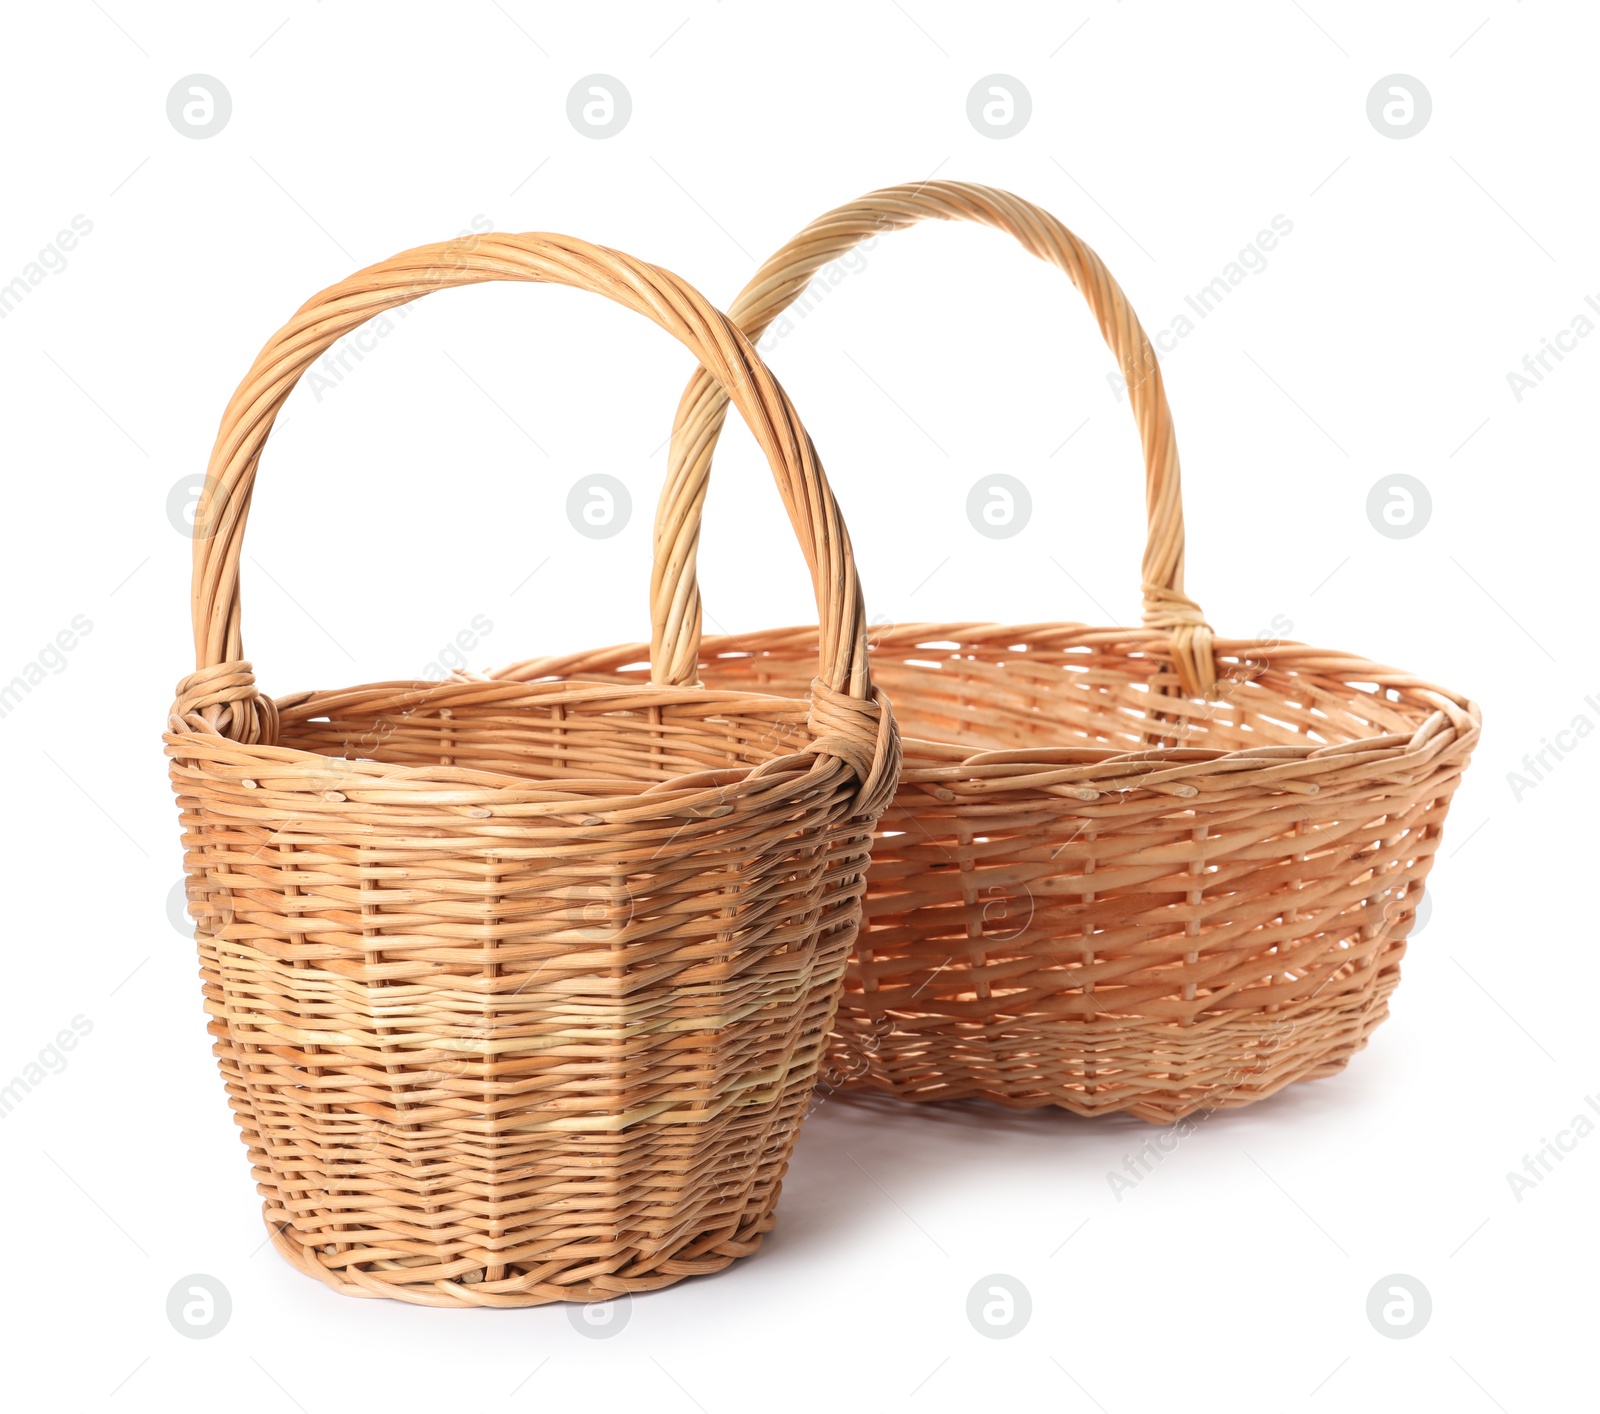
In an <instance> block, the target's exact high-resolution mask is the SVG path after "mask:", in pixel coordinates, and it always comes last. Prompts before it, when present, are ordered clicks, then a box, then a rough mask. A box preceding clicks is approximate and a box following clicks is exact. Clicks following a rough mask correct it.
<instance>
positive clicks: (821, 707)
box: [172, 233, 893, 810]
mask: <svg viewBox="0 0 1600 1414" xmlns="http://www.w3.org/2000/svg"><path fill="white" fill-rule="evenodd" d="M490 280H526V281H533V282H538V283H547V284H556V285H570V286H573V287H574V288H576V289H581V290H589V291H592V292H593V293H595V294H600V295H605V296H606V297H607V298H608V299H612V300H615V301H616V302H617V303H618V304H620V305H623V306H624V307H626V308H628V309H632V310H634V311H636V312H637V313H639V314H642V315H644V316H645V317H646V318H647V319H650V320H652V321H653V322H654V323H656V324H659V325H660V326H661V327H662V328H663V329H665V330H666V331H667V332H668V333H669V334H671V335H673V337H675V338H677V339H678V340H680V341H681V342H682V343H683V344H684V345H685V346H686V347H687V348H688V349H689V351H690V352H691V353H692V354H693V355H694V356H695V357H696V358H697V359H698V360H699V361H700V363H701V365H702V368H701V370H700V371H701V373H702V375H703V376H704V377H705V379H706V382H707V386H709V387H713V388H715V389H716V390H717V394H718V397H719V399H720V401H719V404H718V407H719V411H720V410H722V409H725V407H726V404H727V401H728V398H729V397H730V396H731V397H732V399H733V401H734V403H735V404H736V405H737V407H738V409H739V411H740V413H741V415H742V416H743V417H744V419H745V421H746V422H748V423H749V425H750V429H751V431H752V432H753V433H754V434H755V437H756V440H757V442H758V443H759V444H760V446H761V449H762V451H763V453H765V455H766V458H767V461H768V463H769V464H770V465H771V467H772V472H773V476H774V477H775V478H776V480H777V482H778V489H779V491H780V492H781V493H782V495H783V503H784V506H785V508H786V509H787V511H788V513H789V520H790V523H791V524H792V525H793V526H794V529H795V533H796V535H797V536H798V537H799V539H800V543H801V546H802V548H803V549H804V551H805V556H806V562H807V564H808V565H809V567H810V570H811V578H812V586H813V588H814V590H815V592H816V598H817V613H818V619H819V623H820V624H821V629H822V633H821V648H820V654H819V658H820V661H819V665H818V669H817V681H816V682H815V683H813V691H812V700H811V716H812V725H813V730H814V732H815V733H816V734H817V736H818V737H819V742H818V743H817V746H818V747H819V748H820V749H821V750H822V751H823V752H824V753H825V754H828V755H837V756H839V757H841V758H843V759H846V760H848V761H849V763H850V764H851V765H852V767H854V768H855V769H856V773H857V775H858V777H860V778H861V780H862V781H863V782H864V785H863V791H862V798H863V799H862V805H861V808H862V809H863V810H866V809H868V808H870V807H871V805H873V804H874V803H877V804H880V805H881V803H882V802H872V801H866V800H865V797H866V796H867V795H869V794H874V793H877V794H882V795H884V797H885V799H886V798H887V790H884V789H882V788H883V787H884V786H885V785H886V786H887V787H888V790H892V789H893V771H892V770H886V769H885V763H886V762H887V760H888V759H889V757H890V756H891V755H892V752H891V751H890V750H889V749H888V748H887V747H886V745H885V738H886V736H892V733H893V726H892V721H891V720H890V718H889V716H888V714H887V713H886V712H885V711H884V710H883V707H882V703H881V699H880V698H879V696H878V695H877V694H876V692H875V691H874V689H873V687H872V682H871V677H870V674H869V671H868V667H867V646H866V644H867V623H866V611H865V609H864V608H863V605H862V600H861V585H860V581H859V579H858V577H857V574H856V565H855V559H854V556H853V555H852V553H851V549H850V537H849V534H848V532H847V531H846V530H845V526H844V522H843V520H842V519H841V518H840V515H839V508H838V505H837V504H836V503H835V501H834V497H833V492H832V490H831V489H830V487H829V486H828V481H827V477H826V476H825V475H824V473H823V470H822V465H821V463H820V462H819V461H818V460H817V456H816V450H815V448H814V447H813V446H812V444H811V438H810V436H809V435H808V434H807V433H806V430H805V428H804V427H803V426H802V424H801V422H800V419H799V417H798V415H797V414H796V413H795V410H794V407H793V405H792V404H791V403H790V401H789V398H788V395H787V394H786V393H785V392H784V391H783V389H782V388H781V387H780V386H779V384H778V382H777V380H776V379H774V378H773V377H772V375H771V374H770V373H769V372H768V371H767V368H766V365H765V364H763V363H762V361H761V358H760V356H759V355H758V354H757V353H756V351H755V350H754V349H753V348H752V347H751V345H750V343H749V341H748V340H747V339H746V338H745V336H744V335H743V334H741V333H740V332H739V330H738V329H737V328H736V327H735V326H734V325H733V324H732V323H731V322H730V321H729V320H728V318H727V317H726V316H725V315H723V314H721V313H720V312H719V311H718V310H716V309H715V308H714V307H713V306H712V305H711V304H710V302H709V301H707V300H706V298H705V297H704V296H703V295H701V294H700V293H699V292H698V291H697V290H695V289H694V288H693V287H692V286H690V285H689V284H687V283H686V282H685V281H683V280H681V279H680V278H679V277H678V276H676V275H673V274H672V273H670V272H669V271H666V270H663V269H661V268H659V267H657V266H654V265H648V264H646V263H645V262H643V261H641V260H635V259H634V258H633V257H632V256H628V255H624V254H622V253H621V252H619V251H615V250H608V249H606V248H604V247H602V246H594V245H589V244H587V243H586V242H584V241H579V240H575V239H573V238H572V237H570V236H559V235H549V234H544V233H531V234H526V235H507V234H493V235H484V236H473V237H466V238H462V239H459V240H454V241H445V242H442V243H440V244H438V245H429V246H421V247H418V248H417V249H416V250H410V251H406V252H404V253H403V254H400V255H397V256H394V257H392V258H391V259H389V260H385V261H382V262H380V263H379V264H377V265H371V266H368V267H367V268H366V269H365V270H361V271H358V272H357V273H356V274H354V275H352V276H350V278H349V279H347V280H344V281H342V282H341V283H339V284H337V285H333V286H331V287H329V288H328V289H326V290H324V291H323V292H322V293H321V294H319V295H316V296H314V297H313V298H312V299H310V300H308V301H307V302H306V303H305V304H304V305H303V306H302V307H301V308H300V310H299V311H298V312H297V313H296V314H295V316H294V317H293V318H292V319H291V320H290V321H289V322H288V323H287V324H286V325H284V327H283V328H282V329H280V330H279V331H278V332H277V333H276V334H274V335H273V336H272V338H271V339H269V340H268V341H267V344H266V346H265V347H264V348H263V349H262V350H261V353H260V354H259V356H258V357H257V358H256V361H255V364H254V365H253V366H252V367H251V369H250V372H249V373H248V374H247V375H246V376H245V379H244V381H243V382H242V383H241V384H240V385H239V388H238V391H237V392H235V393H234V395H233V399H232V401H231V402H230V403H229V404H228V407H227V410H226V412H224V414H223V417H222V426H221V428H220V429H219V431H218V433H217V440H216V444H215V446H214V448H213V449H212V453H211V462H210V466H209V469H208V473H207V477H206V482H205V487H204V490H203V491H202V493H201V496H200V502H199V505H198V506H197V507H196V511H195V540H194V578H193V587H192V596H191V597H192V602H191V611H192V614H193V620H194V650H195V668H196V670H195V672H194V673H192V674H191V675H190V676H188V677H186V678H185V679H184V680H183V681H182V682H181V683H180V684H179V685H178V693H177V701H176V702H175V703H174V706H173V709H172V710H173V713H174V714H175V715H176V716H178V717H180V718H184V719H186V720H187V721H188V723H190V724H191V725H194V726H199V727H202V728H205V729H209V730H212V731H215V732H219V733H221V734H222V735H225V736H229V737H231V738H233V739H234V740H237V741H242V742H257V741H266V742H271V741H273V740H275V738H276V712H275V709H274V708H273V705H272V701H271V699H270V698H267V697H265V696H263V695H261V694H259V693H258V692H257V691H256V688H255V678H254V674H253V672H252V670H251V666H250V664H249V663H248V662H246V661H244V648H243V644H242V641H241V638H240V631H239V557H240V552H241V549H242V545H243V538H244V528H245V520H246V518H247V516H248V513H249V509H250V494H251V490H252V488H253V486H254V484H255V475H256V467H257V465H258V464H259V462H260V458H261V451H262V447H263V446H264V445H265V443H266V439H267V435H268V433H269V432H270V431H271V430H272V425H273V422H274V420H275V419H276V418H277V415H278V412H279V410H280V409H281V408H282V407H283V404H284V401H285V399H287V398H288V396H289V393H290V392H291V390H292V389H293V388H294V386H295V384H296V383H297V382H298V381H299V379H300V377H301V375H302V374H303V373H304V372H305V371H306V370H307V369H308V368H310V367H311V365H312V364H313V363H315V362H316V360H317V359H318V358H319V357H321V355H322V354H323V353H324V352H325V351H326V350H327V349H328V348H330V347H331V346H332V345H333V344H334V343H336V342H337V341H338V340H339V339H340V338H342V337H343V336H344V335H346V334H348V333H349V332H350V331H351V330H352V329H355V328H356V327H358V326H359V325H361V324H363V323H365V322H366V321H367V320H368V319H371V318H372V317H373V316H374V315H377V314H381V313H382V312H383V311H384V310H388V309H393V308H394V307H395V306H397V305H402V304H406V303H409V302H410V301H411V300H414V299H417V298H419V297H420V296H422V295H425V294H429V293H431V292H432V291H434V290H440V289H447V288H450V287H452V286H456V285H473V284H481V283H483V282H485V281H490ZM696 511H698V507H696ZM662 531H665V533H667V534H668V535H669V536H682V535H684V534H685V533H687V532H686V531H685V529H684V528H683V527H681V526H680V527H676V528H674V526H673V524H672V518H671V515H670V513H668V514H667V515H666V516H665V517H664V518H663V519H661V520H659V521H658V534H659V533H662ZM695 533H698V526H696V528H695ZM653 676H654V680H655V681H657V682H660V683H664V682H667V681H668V680H667V679H666V678H665V677H663V676H662V675H661V674H660V673H656V674H654V675H653Z"/></svg>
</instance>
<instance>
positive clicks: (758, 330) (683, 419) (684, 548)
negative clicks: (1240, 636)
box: [651, 181, 1216, 697]
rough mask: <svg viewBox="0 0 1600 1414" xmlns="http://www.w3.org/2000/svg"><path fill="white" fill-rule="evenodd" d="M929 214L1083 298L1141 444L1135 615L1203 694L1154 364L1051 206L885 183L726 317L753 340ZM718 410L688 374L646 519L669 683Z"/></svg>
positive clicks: (966, 189) (711, 392)
mask: <svg viewBox="0 0 1600 1414" xmlns="http://www.w3.org/2000/svg"><path fill="white" fill-rule="evenodd" d="M930 218H932V219H934V220H940V221H976V222H978V223H980V224H982V225H985V226H993V227H995V228H996V229H998V230H1001V231H1006V232H1009V233H1010V234H1011V235H1013V236H1015V237H1016V238H1017V239H1018V240H1019V241H1020V242H1021V243H1022V245H1023V247H1024V248H1025V249H1026V250H1027V251H1029V253H1031V254H1033V255H1036V256H1038V257H1039V259H1041V260H1047V261H1049V262H1050V263H1051V264H1052V265H1055V266H1058V267H1059V268H1060V269H1062V270H1063V271H1065V272H1066V274H1067V276H1068V278H1069V279H1071V281H1072V283H1073V284H1074V285H1076V286H1077V287H1078V291H1079V293H1081V294H1082V295H1083V297H1084V299H1085V300H1087V301H1088V304H1089V308H1090V310H1091V311H1093V313H1094V316H1095V319H1096V321H1097V322H1098V323H1099V325H1100V333H1101V334H1102V336H1104V338H1105V341H1106V343H1107V344H1108V345H1109V346H1110V348H1111V351H1112V352H1113V353H1114V354H1115V355H1116V358H1117V363H1118V365H1119V366H1120V368H1121V369H1122V376H1123V378H1124V379H1125V380H1126V382H1127V385H1128V400H1129V402H1130V404H1131V405H1132V408H1133V415H1134V419H1135V420H1136V422H1137V423H1138V426H1139V440H1140V442H1141V443H1142V444H1143V447H1144V465H1145V508H1146V514H1147V517H1148V525H1149V528H1148V535H1147V538H1146V542H1145V551H1144V564H1143V585H1144V621H1145V624H1146V625H1147V626H1148V627H1150V628H1153V629H1159V630H1161V631H1163V632H1165V633H1166V635H1167V637H1168V642H1169V644H1170V652H1171V655H1172V660H1173V663H1174V665H1175V666H1176V668H1177V672H1178V681H1179V685H1180V687H1181V690H1182V691H1183V692H1184V694H1185V695H1187V696H1193V697H1205V696H1208V695H1209V694H1210V692H1211V690H1212V687H1213V686H1214V684H1215V681H1216V660H1215V656H1214V650H1213V646H1212V632H1211V626H1210V625H1209V624H1208V623H1207V622H1206V619H1205V615H1204V614H1202V613H1201V612H1200V606H1199V605H1198V604H1196V603H1195V602H1194V600H1193V599H1191V598H1189V596H1188V595H1187V594H1185V593H1184V591H1183V558H1184V534H1183V496H1182V488H1181V485H1180V483H1179V475H1178V444H1177V440H1176V438H1175V436H1174V434H1173V429H1172V413H1171V410H1170V409H1169V408H1168V406H1167V393H1166V388H1165V386H1164V385H1163V383H1162V381H1161V368H1160V366H1159V365H1158V364H1157V362H1156V357H1155V350H1154V349H1152V348H1151V346H1150V340H1149V339H1148V338H1147V337H1146V335H1145V332H1144V329H1143V327H1142V326H1141V325H1140V323H1139V320H1138V317H1137V316H1136V315H1135V314H1134V312H1133V309H1132V307H1131V306H1130V305H1129V304H1128V301H1127V298H1126V297H1125V296H1124V295H1123V293H1122V289H1121V287H1120V286H1119V285H1118V284H1117V282H1116V281H1115V280H1114V279H1112V278H1111V273H1110V272H1109V271H1108V270H1107V269H1106V267H1105V266H1104V265H1103V264H1102V263H1101V260H1100V257H1099V256H1098V255H1096V254H1095V253H1094V251H1092V250H1091V249H1090V248H1089V247H1088V246H1087V245H1085V244H1084V243H1083V242H1082V241H1081V240H1079V239H1078V238H1077V237H1076V236H1075V235H1073V234H1072V232H1071V231H1069V230H1068V229H1067V228H1066V227H1065V226H1064V225H1062V223H1061V222H1060V221H1058V220H1057V219H1056V218H1055V217H1054V216H1052V215H1050V213H1049V212H1047V211H1044V210H1041V209H1040V208H1039V207H1037V206H1035V205H1034V204H1033V203H1032V202H1030V201H1024V200H1023V199H1022V198H1021V197H1020V196H1015V195H1013V194H1012V193H1010V192H1004V191H999V190H997V189H995V188H993V187H982V186H974V185H971V184H970V183H967V182H947V181H929V182H920V183H917V184H916V185H911V186H900V187H885V188H884V189H883V190H881V191H875V192H870V193H868V194H867V195H866V196H864V197H861V198H860V199H859V200H856V201H852V202H850V203H849V204H848V205H846V206H840V207H837V208H835V209H834V210H832V211H830V212H828V213H827V214H826V215H825V216H821V217H818V218H817V220H815V221H813V222H812V223H811V224H810V225H809V226H807V227H806V228H805V230H803V231H801V232H800V234H799V235H797V236H796V237H795V238H794V239H793V240H791V241H790V242H789V243H788V245H786V246H784V247H783V249H782V250H780V251H778V252H777V254H775V255H773V256H772V257H770V258H769V259H768V260H767V262H766V263H765V264H764V265H763V266H762V267H761V269H760V270H758V271H757V272H756V274H755V277H754V278H753V279H752V280H751V281H750V283H749V284H747V285H746V286H745V287H744V289H743V290H742V291H741V292H740V294H739V297H738V298H737V299H736V300H734V302H733V304H732V305H730V306H729V309H728V313H729V315H730V316H731V317H732V318H733V320H734V322H735V323H737V324H738V325H739V327H740V328H741V329H742V330H743V331H744V332H745V333H746V334H747V335H748V336H749V337H750V338H751V339H758V338H760V337H761V335H762V333H763V332H764V331H765V330H766V328H767V326H768V325H770V324H771V323H772V321H773V320H774V319H776V318H777V317H778V315H779V314H780V313H782V312H783V310H785V309H787V308H788V306H789V305H790V304H791V303H792V302H793V301H794V300H795V299H796V298H798V296H799V295H800V294H801V292H802V291H804V289H805V288H806V286H807V285H808V284H809V283H810V282H811V277H812V276H813V275H814V274H815V273H816V272H817V271H818V270H819V269H821V268H822V267H823V266H824V265H826V264H827V263H828V262H829V261H831V260H834V259H836V258H837V257H838V256H840V255H842V254H844V252H846V251H848V250H850V249H852V248H853V247H855V246H856V245H858V244H860V243H861V242H862V241H863V240H866V239H868V238H869V237H872V236H875V235H878V234H880V233H881V232H884V231H898V230H901V229H903V228H905V227H907V226H914V225H916V223H917V222H919V221H923V220H927V219H930ZM726 416H727V398H726V397H725V396H724V395H723V394H722V393H721V392H719V390H718V389H717V388H716V387H715V385H714V382H713V380H712V378H711V376H710V375H709V374H707V372H706V371H705V370H704V369H700V370H698V371H697V372H696V373H695V375H694V377H693V378H691V379H690V380H689V386H688V387H687V388H686V389H685V390H684V394H683V399H682V401H681V402H680V403H679V405H678V412H677V417H676V419H675V421H674V424H673V429H672V449H671V454H670V457H669V459H668V472H667V484H666V487H665V488H664V490H663V491H662V495H661V504H660V509H659V511H658V514H657V517H656V529H655V569H654V572H653V578H652V584H651V590H652V596H653V604H654V608H653V611H652V613H653V617H654V620H655V622H656V625H657V632H656V638H655V643H656V644H657V645H662V646H665V647H667V648H668V649H669V656H668V657H667V659H666V665H667V667H668V668H669V669H670V676H669V677H668V678H667V679H666V680H667V681H673V682H693V681H695V672H696V663H697V660H698V657H699V651H700V590H699V586H698V584H697V583H696V580H695V552H696V541H697V538H698V536H699V531H700V514H699V513H700V506H701V505H702V503H703V502H704V498H705V485H706V478H707V476H708V475H709V473H710V470H711V458H712V455H713V453H714V452H715V450H716V445H717V438H718V436H719V435H720V434H721V430H722V423H723V419H724V418H725V417H726ZM685 508H688V510H689V512H690V513H689V514H688V515H685Z"/></svg>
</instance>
